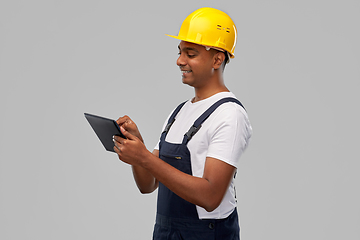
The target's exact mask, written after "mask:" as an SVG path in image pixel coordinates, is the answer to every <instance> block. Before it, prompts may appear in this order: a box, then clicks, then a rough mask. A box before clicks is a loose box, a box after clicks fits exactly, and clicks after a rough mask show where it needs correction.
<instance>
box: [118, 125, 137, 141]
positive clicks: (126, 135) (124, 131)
mask: <svg viewBox="0 0 360 240" xmlns="http://www.w3.org/2000/svg"><path fill="white" fill-rule="evenodd" d="M120 130H121V133H122V134H124V136H125V137H126V138H127V139H129V140H135V139H136V137H135V136H134V135H132V134H131V133H129V132H128V131H126V130H125V128H123V127H120Z"/></svg>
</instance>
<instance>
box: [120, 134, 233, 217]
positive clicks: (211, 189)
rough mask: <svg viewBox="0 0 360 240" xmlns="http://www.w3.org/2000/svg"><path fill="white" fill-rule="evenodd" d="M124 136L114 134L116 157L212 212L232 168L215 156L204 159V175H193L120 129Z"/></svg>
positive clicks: (226, 183)
mask: <svg viewBox="0 0 360 240" xmlns="http://www.w3.org/2000/svg"><path fill="white" fill-rule="evenodd" d="M121 131H122V132H123V134H124V135H125V136H126V137H127V139H123V138H120V137H115V139H114V140H115V147H114V149H115V151H116V153H117V154H118V156H119V158H120V160H122V161H123V162H126V163H128V164H131V165H132V166H134V167H136V168H138V167H139V168H141V169H144V170H146V171H147V172H148V173H149V174H151V175H152V176H153V177H155V179H157V180H158V181H160V182H162V183H163V184H164V185H165V186H167V187H168V188H169V189H170V190H171V191H173V192H174V193H175V194H177V195H178V196H180V197H181V198H183V199H185V200H187V201H189V202H191V203H193V204H195V205H198V206H201V207H203V208H204V209H206V210H207V211H213V210H214V209H215V208H216V207H217V206H219V204H220V203H221V201H222V199H223V197H224V194H225V192H226V190H227V188H228V186H229V184H230V181H231V179H232V178H233V176H234V171H235V168H234V167H233V166H231V165H229V164H227V163H225V162H222V161H220V160H217V159H215V158H209V157H208V158H206V163H205V169H204V175H203V176H202V177H201V178H199V177H194V176H191V175H188V174H186V173H183V172H182V171H179V170H178V169H176V168H174V167H172V166H171V165H169V164H167V163H166V162H164V161H163V160H161V159H160V158H158V156H156V155H154V154H151V153H150V152H149V151H148V150H147V149H146V148H145V146H144V144H143V143H142V142H141V141H140V140H139V139H138V138H137V137H135V136H133V135H132V134H131V133H129V132H127V131H126V130H125V129H124V128H121Z"/></svg>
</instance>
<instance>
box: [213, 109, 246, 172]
mask: <svg viewBox="0 0 360 240" xmlns="http://www.w3.org/2000/svg"><path fill="white" fill-rule="evenodd" d="M239 108H241V107H240V106H237V105H234V104H228V105H227V106H226V107H224V108H222V109H221V111H219V112H217V114H216V116H215V117H214V120H213V123H212V124H211V128H210V131H209V132H208V134H209V136H208V137H209V139H210V142H209V149H208V152H207V157H212V158H216V159H219V160H221V161H224V162H226V163H228V164H230V165H232V166H234V167H237V165H238V162H239V158H240V156H241V154H242V153H243V152H244V151H245V149H246V147H247V146H248V143H249V139H250V137H251V134H252V128H251V125H250V122H249V119H248V117H247V114H246V112H245V110H243V109H239Z"/></svg>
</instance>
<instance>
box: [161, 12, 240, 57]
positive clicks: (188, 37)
mask: <svg viewBox="0 0 360 240" xmlns="http://www.w3.org/2000/svg"><path fill="white" fill-rule="evenodd" d="M166 35H167V36H169V37H173V38H176V39H179V40H183V41H186V42H191V43H196V44H200V45H203V46H206V47H211V48H215V49H219V50H225V51H227V52H228V53H229V54H230V57H231V58H234V57H235V56H234V50H235V45H236V38H237V31H236V26H235V23H234V22H233V20H232V19H231V18H230V17H229V15H227V14H226V13H224V12H222V11H220V10H217V9H215V8H209V7H205V8H200V9H198V10H196V11H194V12H193V13H191V14H190V15H189V16H187V18H185V20H184V21H183V23H182V25H181V27H180V31H179V34H178V36H172V35H168V34H166Z"/></svg>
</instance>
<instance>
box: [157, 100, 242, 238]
mask: <svg viewBox="0 0 360 240" xmlns="http://www.w3.org/2000/svg"><path fill="white" fill-rule="evenodd" d="M225 102H235V103H237V104H239V105H241V106H242V104H241V103H240V102H239V101H238V100H237V99H235V98H223V99H221V100H219V101H218V102H216V103H214V104H213V105H212V106H211V107H210V108H208V109H207V110H206V111H205V112H204V113H203V114H202V115H201V116H200V117H199V118H198V119H197V120H196V121H195V122H194V124H193V126H192V127H191V128H190V130H189V131H188V132H187V133H186V134H185V135H184V138H183V141H182V143H181V144H172V143H168V142H166V141H165V138H166V135H167V133H168V131H169V129H170V128H171V125H172V124H173V123H174V121H175V117H176V115H177V114H178V112H179V111H180V109H181V108H182V107H183V105H184V104H185V102H184V103H182V104H180V105H179V106H178V107H177V108H176V109H175V110H174V112H173V113H172V115H171V116H170V118H169V121H168V124H167V126H166V128H165V130H164V132H163V133H162V134H161V138H160V143H159V157H160V158H161V159H162V160H164V161H165V162H167V163H168V164H170V165H172V166H173V167H175V168H177V169H179V170H180V171H183V172H184V173H187V174H190V175H192V170H191V161H190V152H189V149H188V148H187V143H188V142H189V141H190V139H191V138H192V137H193V136H194V135H195V133H196V132H197V131H198V130H199V129H200V128H201V124H202V123H203V122H204V121H205V120H206V119H207V118H208V117H209V116H210V114H211V113H212V112H213V111H215V109H216V108H217V107H218V106H220V105H221V104H223V103H225ZM242 107H243V106H242ZM239 232H240V227H239V223H238V215H237V210H236V209H235V210H234V211H233V213H232V214H230V216H229V217H227V218H225V219H199V216H198V213H197V210H196V206H195V205H194V204H192V203H190V202H188V201H186V200H184V199H182V198H180V197H179V196H177V195H176V194H175V193H173V192H172V191H171V190H169V189H168V188H167V187H166V186H165V185H164V184H162V183H161V182H159V189H158V202H157V214H156V224H155V228H154V234H153V239H154V240H170V239H171V240H176V239H184V240H202V239H204V240H205V239H206V240H215V239H216V240H235V239H236V240H239V239H240V237H239Z"/></svg>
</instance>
